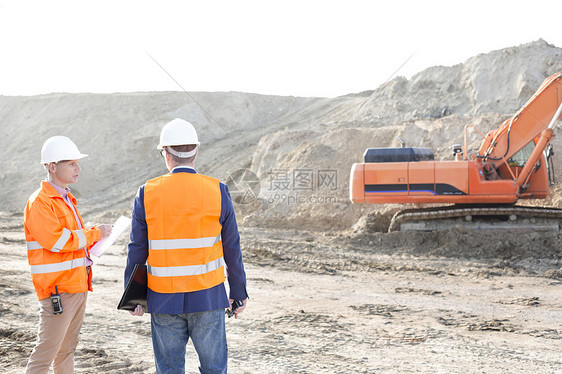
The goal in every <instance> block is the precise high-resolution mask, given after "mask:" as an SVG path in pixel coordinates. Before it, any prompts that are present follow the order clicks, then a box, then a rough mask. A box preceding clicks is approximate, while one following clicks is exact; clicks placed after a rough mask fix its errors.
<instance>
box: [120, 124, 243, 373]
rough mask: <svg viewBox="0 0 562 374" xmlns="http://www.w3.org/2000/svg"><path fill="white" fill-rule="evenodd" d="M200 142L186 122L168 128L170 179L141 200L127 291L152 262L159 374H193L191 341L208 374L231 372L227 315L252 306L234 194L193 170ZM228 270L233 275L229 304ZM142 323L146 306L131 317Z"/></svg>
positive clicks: (150, 297) (143, 192) (148, 187)
mask: <svg viewBox="0 0 562 374" xmlns="http://www.w3.org/2000/svg"><path fill="white" fill-rule="evenodd" d="M198 146H199V140H198V137H197V132H196V130H195V128H194V127H193V125H191V124H190V123H189V122H187V121H185V120H182V119H175V120H173V121H171V122H169V123H167V124H166V125H165V126H164V128H163V129H162V132H161V134H160V144H159V145H158V148H159V149H160V150H161V152H162V156H163V157H164V159H165V163H166V166H167V168H168V170H169V171H170V173H169V174H166V175H163V176H161V177H158V178H154V179H151V180H150V181H148V182H147V183H146V184H145V185H143V186H141V187H140V188H139V190H138V193H137V195H136V197H135V201H134V206H133V213H132V228H131V235H130V243H129V246H128V255H127V267H126V269H125V284H127V282H128V281H129V278H130V277H131V276H132V272H133V269H134V267H135V264H144V263H147V269H148V291H147V307H148V312H149V313H151V328H152V344H153V349H154V355H155V363H156V372H157V373H158V374H164V373H165V374H171V373H185V347H186V344H187V341H188V340H189V338H191V339H192V341H193V345H194V347H195V350H196V351H197V354H198V356H199V362H200V371H201V373H204V374H209V373H226V368H227V356H228V353H227V343H226V333H225V312H224V309H225V308H231V304H232V302H233V301H234V300H239V301H241V302H242V305H241V306H240V307H238V308H237V309H236V310H235V311H234V314H235V317H238V315H239V314H240V313H241V312H242V311H243V310H244V308H245V307H246V303H247V299H248V294H247V291H246V273H245V271H244V265H243V262H242V252H241V250H240V236H239V233H238V227H237V224H236V218H235V214H234V207H233V205H232V200H231V198H230V194H229V192H228V187H227V186H226V185H225V184H223V183H220V182H219V181H218V180H216V179H214V178H211V177H207V176H204V175H201V174H197V172H196V171H195V169H194V168H193V165H194V160H195V158H196V157H197V153H198ZM225 269H226V272H227V274H228V283H229V293H230V295H229V296H228V297H227V294H226V288H225V285H224V281H225ZM130 313H131V314H132V315H137V316H142V315H143V314H144V308H143V307H142V306H140V305H138V306H137V308H136V309H135V310H134V311H132V312H130Z"/></svg>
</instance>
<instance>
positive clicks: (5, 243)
mask: <svg viewBox="0 0 562 374" xmlns="http://www.w3.org/2000/svg"><path fill="white" fill-rule="evenodd" d="M373 68H374V69H375V68H376V67H373ZM560 71H562V49H561V48H558V47H556V46H553V45H550V44H548V43H547V42H546V41H544V40H538V41H535V42H531V43H528V44H523V45H520V46H514V47H509V48H505V49H501V50H497V51H492V52H489V53H485V54H480V55H477V56H474V57H472V58H470V59H468V60H466V61H465V62H464V63H461V64H458V65H454V66H447V67H446V66H436V67H432V68H429V69H426V70H424V71H421V72H419V73H418V74H416V75H414V76H413V77H411V78H410V79H406V78H404V77H400V76H398V77H396V78H394V79H392V80H389V81H388V82H386V83H385V84H383V85H381V86H380V87H378V88H376V89H374V90H373V91H367V92H361V93H353V94H349V95H346V96H340V97H336V98H308V97H279V96H264V95H257V94H248V93H239V92H216V93H207V92H181V91H178V92H143V93H127V94H125V93H114V94H87V93H84V94H65V93H53V94H48V95H41V96H32V97H5V96H0V124H1V127H2V130H3V131H2V135H3V136H2V137H0V183H1V186H2V188H0V201H1V206H0V229H1V232H2V234H1V236H0V255H1V256H2V258H3V261H1V262H0V263H1V264H0V271H1V272H0V286H1V288H0V294H1V295H2V296H3V297H4V300H10V302H9V303H8V304H6V303H3V305H2V306H1V307H0V316H1V317H2V318H1V321H0V357H1V358H0V365H2V367H3V368H5V369H6V372H9V373H11V372H13V373H17V372H21V371H22V368H23V366H25V361H26V359H27V357H28V355H29V353H30V351H31V349H32V348H33V342H34V339H35V333H36V322H37V310H36V307H35V305H36V301H35V295H34V293H33V290H32V285H31V281H30V277H29V269H28V265H27V260H26V251H25V240H24V237H23V227H22V214H21V213H22V211H23V208H24V206H25V203H26V200H27V198H28V196H29V195H30V194H31V193H32V192H33V191H34V190H35V189H37V187H38V186H39V183H40V181H41V180H42V179H44V177H45V172H44V170H43V168H42V166H41V165H40V163H39V160H40V155H39V151H40V149H41V145H42V143H43V142H44V141H45V139H47V138H48V137H50V136H53V135H66V136H68V137H70V138H71V139H73V140H74V142H75V143H76V144H77V145H78V147H79V149H80V150H81V151H82V152H83V153H87V154H89V157H88V158H85V159H83V160H81V166H82V172H81V174H80V181H79V182H78V183H77V184H75V185H72V186H71V188H72V191H73V193H75V195H76V196H77V198H78V200H79V207H80V210H81V212H82V215H83V216H84V218H85V220H86V221H88V222H89V223H91V224H97V223H110V222H112V221H114V220H115V219H116V218H117V217H118V216H120V215H126V216H130V213H131V207H132V202H133V199H134V196H135V194H136V191H137V189H138V187H139V186H140V185H142V184H143V183H144V182H145V181H146V180H148V179H150V178H152V177H155V176H158V175H161V174H163V173H165V172H166V169H165V167H164V163H163V161H162V158H161V157H160V155H159V154H158V152H157V150H156V144H157V143H158V137H159V133H160V129H161V127H162V126H163V125H164V124H165V123H166V122H168V121H169V120H171V119H173V118H176V117H181V118H184V119H187V120H189V121H191V122H192V123H194V124H195V126H196V127H197V130H198V132H199V138H200V140H201V142H202V143H201V148H200V155H199V157H198V159H197V161H196V169H197V170H198V172H200V173H203V174H207V175H211V176H214V177H217V178H219V179H221V180H222V181H224V182H226V183H227V184H228V186H229V188H230V191H231V194H232V197H233V199H234V201H235V210H236V214H237V219H238V223H239V226H240V229H241V238H242V249H243V253H244V257H245V261H246V264H247V271H248V288H249V291H250V294H251V297H252V299H251V300H250V304H249V307H248V309H247V311H246V312H245V313H244V315H243V317H242V318H241V319H238V320H236V321H231V320H229V321H228V322H227V324H228V327H227V330H228V334H229V342H230V346H229V348H230V362H229V365H230V368H231V371H232V372H235V373H340V372H353V373H371V372H375V371H377V372H428V373H429V372H431V373H435V372H443V373H444V372H447V373H448V372H463V373H466V372H474V373H479V372H487V373H504V372H521V373H523V372H525V373H526V372H529V371H536V372H545V373H547V372H548V373H550V372H556V370H559V365H560V364H561V362H560V357H559V352H560V349H562V326H561V325H560V321H561V320H562V312H561V310H562V300H561V299H560V294H561V289H562V270H561V265H562V236H561V235H560V234H559V232H547V233H539V232H529V231H509V232H508V231H494V230H491V231H472V230H468V229H466V228H465V227H463V225H462V224H457V225H453V226H451V227H450V228H449V229H448V230H443V231H439V232H432V233H424V232H408V233H401V232H393V233H387V232H386V230H387V228H388V223H389V221H390V218H391V216H392V214H394V212H396V211H397V210H398V209H400V208H404V206H399V205H373V206H361V205H353V204H351V203H350V201H349V197H348V195H349V192H348V188H349V171H350V167H351V165H352V164H353V163H354V162H361V160H362V154H363V151H364V150H365V149H366V148H368V147H386V146H400V143H399V142H398V140H397V136H400V137H401V138H402V139H403V140H404V141H405V142H406V144H407V145H408V146H416V147H426V148H430V149H432V150H433V151H434V153H435V157H436V159H450V158H451V148H450V146H451V145H453V144H462V143H463V142H464V138H463V132H464V127H465V125H467V124H473V125H475V126H476V127H477V128H478V129H479V130H480V131H481V132H482V133H487V132H488V131H489V130H491V129H494V128H496V127H497V126H499V124H500V123H501V122H503V120H505V119H506V118H508V117H509V116H511V115H512V114H514V113H515V112H516V111H517V110H518V109H519V108H520V107H521V105H523V104H524V103H525V102H526V101H527V100H528V99H529V98H530V96H531V95H532V94H533V93H534V92H535V91H536V89H537V88H538V87H539V86H540V84H541V83H542V82H543V80H544V79H545V78H546V77H548V76H550V75H552V74H554V73H556V72H560ZM559 131H560V128H558V129H557V130H556V131H555V133H558V132H559ZM480 142H481V138H480V136H479V135H478V134H477V133H475V132H471V133H469V138H468V144H469V148H470V149H472V150H476V149H477V148H478V145H479V144H480ZM561 142H562V138H561V137H560V136H557V137H555V138H554V140H553V145H554V149H555V154H554V164H555V175H556V179H557V181H561V180H562V167H560V166H557V167H556V165H562V151H561V150H562V144H561ZM528 203H529V204H534V205H543V206H552V207H562V188H561V187H560V185H559V184H558V185H556V186H555V187H554V189H553V191H552V194H551V196H550V197H549V198H548V199H546V200H544V201H530V202H528ZM126 243H127V238H126V235H124V236H123V237H122V238H121V239H120V241H119V242H118V243H117V245H116V246H114V247H112V249H111V250H110V253H108V254H106V255H104V256H103V257H102V258H100V259H95V260H96V266H94V287H95V292H94V293H92V294H91V296H90V298H89V306H88V310H87V314H86V319H85V325H84V328H83V331H82V336H81V343H80V345H79V349H78V352H77V357H76V361H77V372H78V373H91V372H93V371H92V368H93V367H95V368H96V370H95V372H100V373H130V372H138V373H145V372H146V373H151V372H154V365H153V363H152V351H151V347H150V323H149V319H147V318H146V317H143V318H136V319H135V318H132V317H131V316H130V315H129V314H128V313H123V312H119V311H117V310H115V305H116V303H117V302H118V300H119V297H120V293H121V290H122V287H123V285H122V271H123V268H124V266H125V258H126ZM189 355H191V356H190V358H191V362H190V363H189V364H188V365H191V366H190V367H189V368H190V369H189V370H191V371H189V372H195V371H196V370H197V369H196V360H193V355H194V352H193V351H192V350H191V351H190V353H189ZM406 358H407V359H406Z"/></svg>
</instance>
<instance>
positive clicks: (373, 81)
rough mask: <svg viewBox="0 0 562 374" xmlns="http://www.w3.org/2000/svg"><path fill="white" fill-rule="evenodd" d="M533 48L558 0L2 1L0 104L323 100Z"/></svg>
mask: <svg viewBox="0 0 562 374" xmlns="http://www.w3.org/2000/svg"><path fill="white" fill-rule="evenodd" d="M539 38H543V39H544V40H546V41H547V42H548V43H551V44H554V45H555V46H557V47H562V29H561V28H560V1H559V0H556V1H555V0H552V1H546V0H545V1H543V0H535V1H531V2H529V1H520V0H511V1H503V0H500V1H494V0H486V1H481V0H472V1H463V2H458V1H438V0H424V1H421V0H419V1H406V0H404V1H400V0H393V1H376V0H371V1H366V0H365V1H363V0H341V1H331V0H283V1H267V0H255V1H254V0H251V1H244V0H237V1H233V0H230V1H215V0H201V1H186V0H183V1H175V0H174V1H165V0H161V1H144V0H135V1H130V0H121V1H119V0H112V1H105V0H101V1H80V0H71V1H45V0H41V1H26V0H12V1H8V0H0V50H1V52H0V53H1V54H0V95H35V94H42V93H51V92H134V91H179V90H181V88H180V87H179V86H178V84H177V83H176V82H174V80H172V79H171V78H170V77H169V76H168V74H167V73H166V72H165V71H167V72H168V73H169V74H170V75H171V76H173V78H174V79H175V80H176V81H177V82H179V84H180V85H181V86H182V87H183V88H185V89H186V90H187V91H240V92H252V93H259V94H272V95H292V96H326V97H333V96H339V95H345V94H348V93H353V92H360V91H364V90H370V89H375V88H377V87H378V86H379V85H380V84H382V83H384V82H385V81H386V80H387V79H388V78H389V77H390V76H391V75H392V74H393V73H395V71H396V70H398V69H399V71H398V73H397V74H398V75H403V76H405V77H407V78H410V77H411V76H412V75H413V74H415V73H417V72H419V71H422V70H423V69H425V68H427V67H430V66H434V65H445V66H451V65H454V64H458V63H462V62H464V61H465V60H466V59H467V58H469V57H472V56H474V55H477V54H479V53H486V52H490V51H492V50H496V49H501V48H505V47H511V46H517V45H520V44H524V43H529V42H531V41H535V40H538V39H539ZM150 56H152V58H151V57H150ZM410 57H411V58H410ZM408 58H410V59H409V60H408ZM153 59H154V60H153ZM155 61H157V62H158V64H160V65H161V66H162V67H163V68H162V67H160V66H159V65H158V64H157V63H156V62H155ZM406 61H407V62H406ZM404 62H406V64H405V65H404V66H403V67H402V68H400V66H401V65H402V64H404ZM164 70H165V71H164Z"/></svg>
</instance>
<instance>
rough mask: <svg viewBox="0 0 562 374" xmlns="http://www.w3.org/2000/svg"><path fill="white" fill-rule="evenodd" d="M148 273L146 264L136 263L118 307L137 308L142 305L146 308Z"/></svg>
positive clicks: (124, 308)
mask: <svg viewBox="0 0 562 374" xmlns="http://www.w3.org/2000/svg"><path fill="white" fill-rule="evenodd" d="M147 284H148V281H147V275H146V264H136V265H135V268H134V270H133V275H132V276H131V278H130V279H129V283H127V287H125V292H123V296H121V301H119V305H118V306H117V309H121V310H135V308H136V307H137V305H139V304H140V305H142V306H143V308H144V310H145V311H147V309H148V308H147V307H146V288H147Z"/></svg>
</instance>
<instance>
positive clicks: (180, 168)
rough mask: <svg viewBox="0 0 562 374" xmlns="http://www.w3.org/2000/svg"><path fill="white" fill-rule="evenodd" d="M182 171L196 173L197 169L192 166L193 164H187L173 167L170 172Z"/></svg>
mask: <svg viewBox="0 0 562 374" xmlns="http://www.w3.org/2000/svg"><path fill="white" fill-rule="evenodd" d="M180 172H184V173H193V174H196V173H197V172H196V171H195V169H194V168H192V167H191V166H187V165H179V166H176V167H175V168H173V169H172V170H171V171H170V173H172V174H173V173H180Z"/></svg>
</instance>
